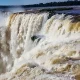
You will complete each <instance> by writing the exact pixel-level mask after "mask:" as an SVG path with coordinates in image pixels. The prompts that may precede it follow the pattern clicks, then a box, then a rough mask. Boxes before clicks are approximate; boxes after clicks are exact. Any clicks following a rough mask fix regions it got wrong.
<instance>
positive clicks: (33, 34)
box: [0, 13, 80, 80]
mask: <svg viewBox="0 0 80 80" xmlns="http://www.w3.org/2000/svg"><path fill="white" fill-rule="evenodd" d="M48 17H49V14H48V13H30V14H27V13H14V14H8V13H1V15H0V20H1V21H0V74H1V75H0V80H80V16H72V15H65V14H56V15H53V16H52V17H51V18H49V19H48Z"/></svg>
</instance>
